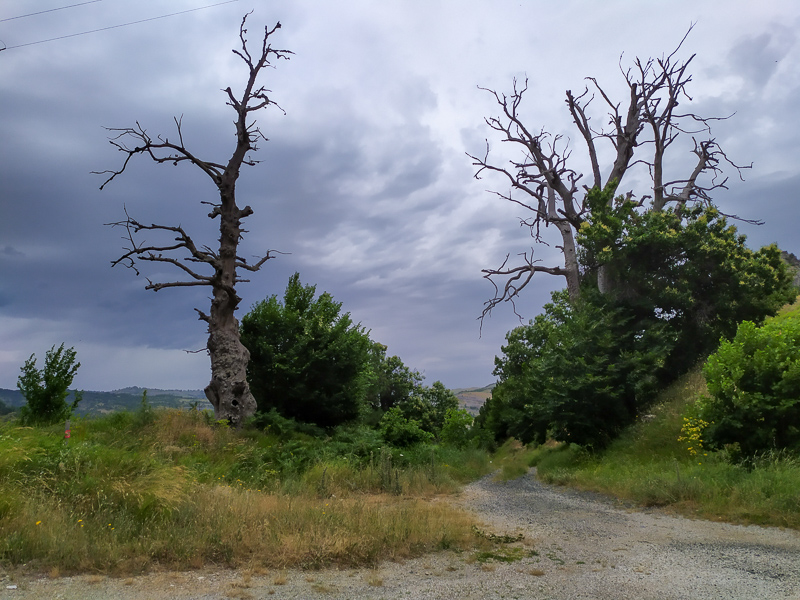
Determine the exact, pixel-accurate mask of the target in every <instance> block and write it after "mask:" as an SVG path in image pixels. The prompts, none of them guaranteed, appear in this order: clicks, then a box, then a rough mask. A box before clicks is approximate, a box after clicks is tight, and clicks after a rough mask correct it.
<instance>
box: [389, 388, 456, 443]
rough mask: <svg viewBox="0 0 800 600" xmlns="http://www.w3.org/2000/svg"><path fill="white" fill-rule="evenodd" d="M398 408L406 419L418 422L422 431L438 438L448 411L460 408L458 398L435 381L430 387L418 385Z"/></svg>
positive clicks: (398, 404)
mask: <svg viewBox="0 0 800 600" xmlns="http://www.w3.org/2000/svg"><path fill="white" fill-rule="evenodd" d="M396 407H397V408H398V409H399V410H400V412H401V414H402V415H403V416H404V417H405V418H406V419H409V420H414V421H416V422H417V423H419V426H420V427H422V429H424V430H425V431H427V432H428V433H431V434H433V435H435V436H438V435H439V433H440V432H441V430H442V427H443V426H444V421H445V416H446V415H447V411H448V410H451V409H457V408H458V398H456V396H455V394H453V392H451V391H450V390H448V389H447V388H446V387H444V385H443V384H442V382H441V381H434V382H433V385H432V386H430V387H428V386H425V385H417V386H416V387H415V388H414V389H413V391H412V393H411V394H410V395H409V397H408V398H406V399H405V400H403V401H402V402H399V403H397V405H396Z"/></svg>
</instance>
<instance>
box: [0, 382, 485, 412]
mask: <svg viewBox="0 0 800 600" xmlns="http://www.w3.org/2000/svg"><path fill="white" fill-rule="evenodd" d="M493 388H494V384H491V385H488V386H486V387H482V388H457V389H454V390H452V391H453V393H454V394H455V395H456V397H457V398H458V400H459V402H460V404H461V406H462V407H463V408H466V409H467V411H469V413H470V414H472V415H477V414H478V411H479V410H480V408H481V406H483V403H484V402H486V399H487V398H489V397H490V396H491V395H492V389H493ZM145 389H147V388H142V387H138V386H132V387H126V388H122V389H119V390H114V391H113V392H92V391H88V392H83V400H82V401H81V403H80V404H79V405H78V410H77V411H76V413H77V414H79V415H87V414H104V413H110V412H114V411H118V410H136V409H137V408H139V407H140V406H141V404H142V393H143V392H144V391H145ZM74 398H75V396H74V392H70V395H69V398H68V401H69V402H72V400H73V399H74ZM147 402H148V403H149V404H150V405H151V406H160V407H165V408H190V407H191V406H193V405H194V404H195V402H196V403H197V406H198V407H199V408H200V409H203V408H209V409H210V408H211V404H209V403H208V401H207V400H206V397H205V394H204V393H203V390H160V389H147ZM0 403H2V404H4V405H5V406H7V407H9V408H11V409H14V410H16V409H17V408H19V407H20V406H23V405H24V404H25V398H23V397H22V394H21V393H20V391H19V390H7V389H3V388H0ZM2 404H0V409H1V408H2ZM0 414H2V410H0Z"/></svg>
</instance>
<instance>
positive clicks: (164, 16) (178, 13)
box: [0, 0, 239, 51]
mask: <svg viewBox="0 0 800 600" xmlns="http://www.w3.org/2000/svg"><path fill="white" fill-rule="evenodd" d="M97 1H99V0H97ZM238 1H239V0H226V1H225V2H217V3H216V4H209V5H208V6H199V7H198V8H190V9H188V10H182V11H179V12H174V13H170V14H168V15H161V16H160V17H150V18H149V19H141V20H140V21H130V22H128V23H121V24H120V25H111V26H109V27H101V28H100V29H92V30H90V31H82V32H81V33H71V34H69V35H62V36H59V37H54V38H50V39H47V40H39V41H38V42H28V43H27V44H17V45H16V46H8V47H6V48H0V51H2V50H12V49H14V48H22V47H23V46H33V45H35V44H44V43H45V42H54V41H56V40H64V39H67V38H71V37H77V36H79V35H87V34H89V33H97V32H98V31H108V30H109V29H118V28H119V27H127V26H128V25H138V24H139V23H147V22H148V21H157V20H158V19H166V18H167V17H174V16H176V15H183V14H186V13H190V12H195V11H197V10H205V9H206V8H214V7H215V6H222V5H223V4H231V3H232V2H238Z"/></svg>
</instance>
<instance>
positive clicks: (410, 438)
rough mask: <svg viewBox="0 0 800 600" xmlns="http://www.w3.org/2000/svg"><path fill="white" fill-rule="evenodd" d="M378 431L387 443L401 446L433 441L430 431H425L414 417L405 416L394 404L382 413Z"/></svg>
mask: <svg viewBox="0 0 800 600" xmlns="http://www.w3.org/2000/svg"><path fill="white" fill-rule="evenodd" d="M380 431H381V434H382V435H383V438H384V439H385V440H386V441H387V442H388V443H390V444H392V445H393V446H398V447H401V448H403V447H406V446H412V445H414V444H420V443H423V442H431V441H433V434H432V433H430V432H428V431H425V430H424V429H423V428H422V427H421V426H420V423H419V421H417V420H416V419H409V418H407V417H406V416H405V415H404V414H403V412H402V411H401V410H400V408H398V407H396V406H395V407H393V408H390V409H389V410H387V411H386V413H385V414H384V415H383V418H382V419H381V422H380Z"/></svg>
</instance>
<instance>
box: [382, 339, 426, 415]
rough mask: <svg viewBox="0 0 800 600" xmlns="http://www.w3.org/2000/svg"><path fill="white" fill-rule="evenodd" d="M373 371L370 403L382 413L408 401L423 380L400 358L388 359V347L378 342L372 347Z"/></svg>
mask: <svg viewBox="0 0 800 600" xmlns="http://www.w3.org/2000/svg"><path fill="white" fill-rule="evenodd" d="M372 369H373V373H374V378H373V382H372V385H371V387H370V391H369V396H370V401H371V404H372V406H373V408H375V409H376V410H380V411H382V412H386V411H387V410H389V409H390V408H392V407H393V406H397V405H398V404H400V403H401V402H404V401H406V400H408V398H409V397H411V394H412V393H413V392H414V390H415V389H416V388H417V386H418V385H419V384H420V383H421V382H422V380H423V377H422V375H420V373H419V371H415V370H412V369H410V368H408V367H407V366H406V365H405V364H403V361H402V360H401V359H400V357H398V356H388V357H387V356H386V346H384V345H383V344H379V343H377V342H374V344H373V347H372Z"/></svg>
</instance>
